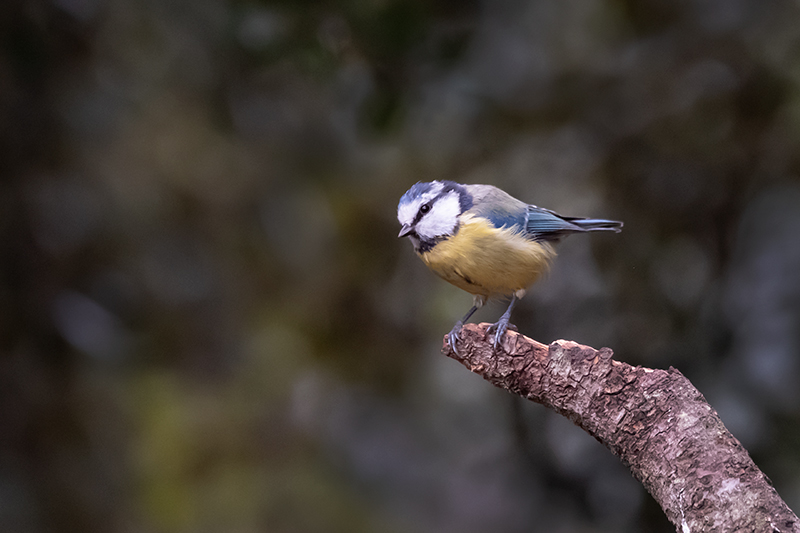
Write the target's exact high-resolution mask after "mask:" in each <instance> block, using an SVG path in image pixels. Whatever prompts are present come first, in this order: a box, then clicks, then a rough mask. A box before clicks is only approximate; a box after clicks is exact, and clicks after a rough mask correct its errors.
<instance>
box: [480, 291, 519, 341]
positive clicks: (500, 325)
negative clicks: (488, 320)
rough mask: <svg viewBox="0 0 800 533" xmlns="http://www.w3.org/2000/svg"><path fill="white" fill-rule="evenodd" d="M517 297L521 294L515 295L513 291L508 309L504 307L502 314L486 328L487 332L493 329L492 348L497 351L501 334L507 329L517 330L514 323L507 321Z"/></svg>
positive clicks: (509, 318)
mask: <svg viewBox="0 0 800 533" xmlns="http://www.w3.org/2000/svg"><path fill="white" fill-rule="evenodd" d="M523 294H524V293H523ZM519 298H521V296H520V297H517V294H516V293H514V295H513V296H512V297H511V303H510V304H508V309H506V312H505V313H503V316H501V317H500V320H498V321H497V322H495V323H494V324H492V325H491V326H489V329H487V330H486V332H487V333H489V332H491V331H492V330H494V331H495V335H494V349H495V351H497V347H498V346H499V345H500V343H501V342H502V340H503V335H505V334H506V331H507V330H508V329H513V330H514V331H516V330H517V326H515V325H514V324H511V323H509V321H510V320H511V311H512V309H514V304H516V303H517V300H518V299H519Z"/></svg>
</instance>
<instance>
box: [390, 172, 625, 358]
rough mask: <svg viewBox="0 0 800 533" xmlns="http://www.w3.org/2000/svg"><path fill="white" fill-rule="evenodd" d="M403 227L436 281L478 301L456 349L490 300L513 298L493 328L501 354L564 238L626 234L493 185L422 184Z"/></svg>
mask: <svg viewBox="0 0 800 533" xmlns="http://www.w3.org/2000/svg"><path fill="white" fill-rule="evenodd" d="M397 219H398V220H399V221H400V224H402V226H403V227H402V229H401V230H400V235H399V237H408V238H409V239H410V240H411V243H412V244H413V245H414V250H415V251H416V252H417V255H419V257H420V258H421V259H422V261H423V262H424V263H425V264H426V265H427V266H428V268H430V269H431V270H432V271H433V272H435V273H436V274H437V275H439V276H440V277H442V278H443V279H445V280H446V281H449V282H450V283H452V284H453V285H455V286H456V287H458V288H460V289H463V290H465V291H467V292H469V293H470V294H472V295H473V297H474V302H473V303H474V304H473V306H472V308H471V309H470V310H469V311H468V312H467V314H466V315H464V317H463V318H462V319H461V320H459V321H458V322H456V325H455V326H454V327H453V329H452V330H451V331H450V333H449V334H448V341H449V343H450V347H451V348H452V349H453V350H455V349H456V341H458V340H459V339H458V332H459V331H460V330H461V327H462V326H463V325H464V322H466V321H467V320H469V318H470V317H471V316H472V314H473V313H475V311H477V310H478V309H480V307H481V306H483V304H484V303H486V301H487V300H488V299H489V298H493V297H501V298H507V297H510V298H511V303H510V304H509V305H508V308H507V309H506V311H505V313H503V315H502V316H501V317H500V320H499V321H498V322H497V323H495V324H493V325H492V326H491V328H490V329H491V331H494V332H495V337H494V346H495V349H496V348H497V346H498V344H500V341H501V340H502V338H503V335H504V334H505V332H506V330H507V329H508V328H509V327H512V328H513V327H514V326H513V325H510V324H509V321H510V319H511V311H512V309H513V308H514V305H515V304H516V303H517V300H519V299H520V298H522V297H523V296H524V295H525V291H526V289H527V288H528V287H529V286H531V285H532V284H533V283H534V282H536V281H537V280H538V279H539V278H541V277H542V275H543V274H544V273H545V272H547V269H548V267H549V265H550V262H551V261H552V260H553V258H554V257H555V256H556V252H555V250H554V248H553V245H554V244H555V243H557V242H558V241H559V240H560V239H561V238H562V237H566V236H567V235H571V234H573V233H584V232H587V231H614V232H617V233H618V232H619V231H620V229H621V228H622V222H617V221H614V220H603V219H595V218H576V217H565V216H561V215H559V214H558V213H555V212H553V211H550V210H549V209H543V208H541V207H537V206H535V205H530V204H526V203H525V202H522V201H520V200H517V199H516V198H514V197H513V196H511V195H510V194H508V193H506V192H504V191H502V190H500V189H498V188H497V187H493V186H491V185H462V184H460V183H455V182H452V181H432V182H428V183H417V184H415V185H414V186H413V187H411V188H410V189H409V190H408V191H407V192H406V193H405V194H404V195H403V197H402V198H400V203H399V205H398V206H397Z"/></svg>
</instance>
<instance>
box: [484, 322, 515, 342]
mask: <svg viewBox="0 0 800 533" xmlns="http://www.w3.org/2000/svg"><path fill="white" fill-rule="evenodd" d="M509 329H510V330H512V331H517V326H515V325H514V324H511V323H510V322H509V321H508V319H507V318H505V317H501V318H500V320H498V321H497V322H495V323H494V324H492V325H491V326H489V327H488V328H487V329H486V333H491V332H492V331H494V332H495V334H494V349H495V350H497V347H498V346H500V344H501V343H502V342H503V336H504V335H505V334H506V331H508V330H509Z"/></svg>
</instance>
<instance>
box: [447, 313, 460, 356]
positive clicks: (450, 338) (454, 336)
mask: <svg viewBox="0 0 800 533" xmlns="http://www.w3.org/2000/svg"><path fill="white" fill-rule="evenodd" d="M462 327H464V323H463V322H462V321H460V320H459V321H458V322H456V325H455V326H453V329H451V330H450V333H448V334H447V342H448V343H450V349H451V350H453V353H454V354H456V355H460V354H459V353H458V349H457V348H456V343H457V342H458V341H460V340H461V337H459V336H458V332H459V331H461V328H462Z"/></svg>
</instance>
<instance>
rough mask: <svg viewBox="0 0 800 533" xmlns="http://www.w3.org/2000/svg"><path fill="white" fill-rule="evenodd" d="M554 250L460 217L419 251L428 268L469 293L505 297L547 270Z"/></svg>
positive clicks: (478, 221)
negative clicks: (446, 234)
mask: <svg viewBox="0 0 800 533" xmlns="http://www.w3.org/2000/svg"><path fill="white" fill-rule="evenodd" d="M555 255H556V253H555V251H554V250H553V247H552V246H550V244H548V243H546V242H534V241H532V240H529V239H526V238H525V237H523V236H522V235H520V234H519V233H517V232H515V231H513V230H510V229H498V228H495V227H494V226H492V225H491V223H489V222H488V221H487V220H486V219H483V218H476V217H472V216H463V217H462V220H461V226H460V227H459V230H458V232H457V233H456V234H455V235H454V236H452V237H450V238H449V239H447V240H444V241H442V242H440V243H439V244H437V245H436V246H434V247H433V248H432V249H431V250H429V251H427V252H424V253H422V254H420V257H421V258H422V260H423V261H424V262H425V264H426V265H428V268H430V269H431V270H433V271H434V272H435V273H436V274H438V275H439V276H441V277H442V278H444V279H445V280H447V281H449V282H450V283H452V284H453V285H455V286H456V287H458V288H460V289H463V290H465V291H467V292H469V293H472V294H478V295H483V296H486V297H489V296H506V295H510V294H512V293H514V292H516V291H518V290H524V289H526V288H528V287H529V286H530V285H532V284H533V283H534V282H535V281H536V280H538V279H539V278H540V277H541V276H542V274H544V273H545V272H546V271H547V268H548V266H549V263H550V260H551V259H553V258H554V257H555Z"/></svg>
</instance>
